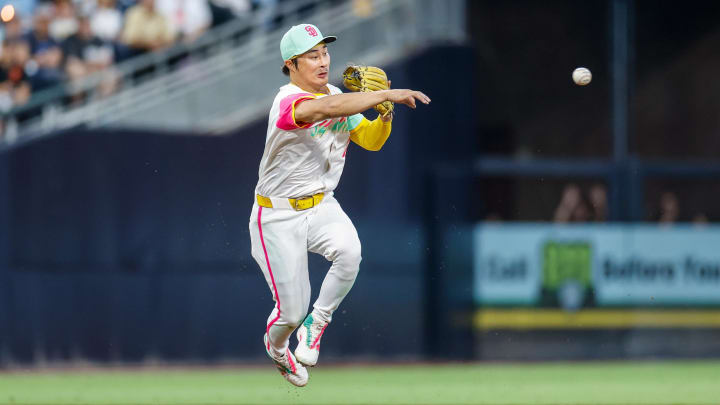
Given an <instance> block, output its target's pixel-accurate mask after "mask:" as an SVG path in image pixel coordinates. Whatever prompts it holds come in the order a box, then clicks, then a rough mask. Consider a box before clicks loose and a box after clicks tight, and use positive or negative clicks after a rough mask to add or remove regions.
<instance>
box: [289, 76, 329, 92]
mask: <svg viewBox="0 0 720 405" xmlns="http://www.w3.org/2000/svg"><path fill="white" fill-rule="evenodd" d="M290 84H292V85H295V86H297V87H299V88H300V89H302V90H304V91H307V92H308V93H311V94H320V93H321V94H330V89H329V88H328V86H327V85H323V86H322V87H320V88H315V87H313V86H311V85H310V84H308V83H300V82H298V81H296V80H293V79H290Z"/></svg>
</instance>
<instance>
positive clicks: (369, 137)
mask: <svg viewBox="0 0 720 405" xmlns="http://www.w3.org/2000/svg"><path fill="white" fill-rule="evenodd" d="M391 129H392V121H391V122H383V120H381V119H380V117H377V118H376V119H375V120H374V121H370V120H368V119H367V118H363V120H362V122H360V125H358V126H357V127H355V128H354V129H353V130H352V131H350V140H352V141H353V142H355V143H356V144H358V145H360V146H361V147H362V148H363V149H367V150H371V151H379V150H380V148H382V147H383V145H384V144H385V141H387V139H388V137H389V136H390V130H391Z"/></svg>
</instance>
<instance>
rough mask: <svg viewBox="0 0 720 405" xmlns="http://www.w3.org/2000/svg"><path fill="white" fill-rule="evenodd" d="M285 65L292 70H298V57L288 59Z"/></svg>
mask: <svg viewBox="0 0 720 405" xmlns="http://www.w3.org/2000/svg"><path fill="white" fill-rule="evenodd" d="M285 66H286V67H287V68H288V70H290V71H292V72H297V66H298V62H297V59H288V60H286V61H285Z"/></svg>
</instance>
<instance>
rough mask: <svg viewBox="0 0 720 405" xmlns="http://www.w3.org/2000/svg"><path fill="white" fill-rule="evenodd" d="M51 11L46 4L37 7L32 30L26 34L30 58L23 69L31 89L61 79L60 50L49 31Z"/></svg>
mask: <svg viewBox="0 0 720 405" xmlns="http://www.w3.org/2000/svg"><path fill="white" fill-rule="evenodd" d="M51 13H52V10H51V9H50V8H47V7H46V6H40V7H38V9H37V11H36V13H35V16H34V18H33V30H32V31H31V32H29V33H28V34H27V35H26V39H27V42H28V44H29V45H30V53H31V54H32V59H31V60H30V61H29V62H28V63H27V65H26V66H25V71H26V73H27V74H28V76H29V77H30V85H31V87H32V89H33V91H37V90H39V89H43V88H45V87H49V86H52V85H54V84H57V83H59V82H60V81H61V80H62V79H63V74H62V71H61V63H62V59H63V57H62V51H61V50H60V45H59V44H58V42H57V41H55V40H54V39H53V38H52V37H51V36H50V31H49V28H50V21H51V18H52V14H51Z"/></svg>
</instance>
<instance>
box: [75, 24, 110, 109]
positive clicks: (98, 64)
mask: <svg viewBox="0 0 720 405" xmlns="http://www.w3.org/2000/svg"><path fill="white" fill-rule="evenodd" d="M78 24H79V26H78V32H77V33H76V34H74V35H72V36H70V37H69V38H68V39H67V40H65V42H64V43H63V52H64V54H65V73H66V74H67V77H68V79H69V80H70V87H69V88H70V90H71V93H72V96H73V98H74V100H75V101H77V100H79V99H80V98H81V96H82V94H80V93H79V89H77V88H76V86H77V84H78V83H79V81H80V79H82V78H84V77H86V76H88V75H90V74H92V73H95V72H98V71H101V70H104V69H107V68H109V67H110V66H111V65H112V64H113V62H114V50H113V46H112V44H111V43H109V42H106V41H103V40H102V39H100V38H99V37H97V36H96V35H94V34H93V32H92V28H91V25H90V19H89V18H87V17H81V18H80V19H79V21H78ZM109 75H110V74H109ZM113 88H114V81H113V80H112V78H111V76H108V78H106V79H105V80H103V81H101V84H100V88H99V89H98V90H99V92H100V95H103V96H104V95H107V94H109V93H110V92H112V90H113Z"/></svg>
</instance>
